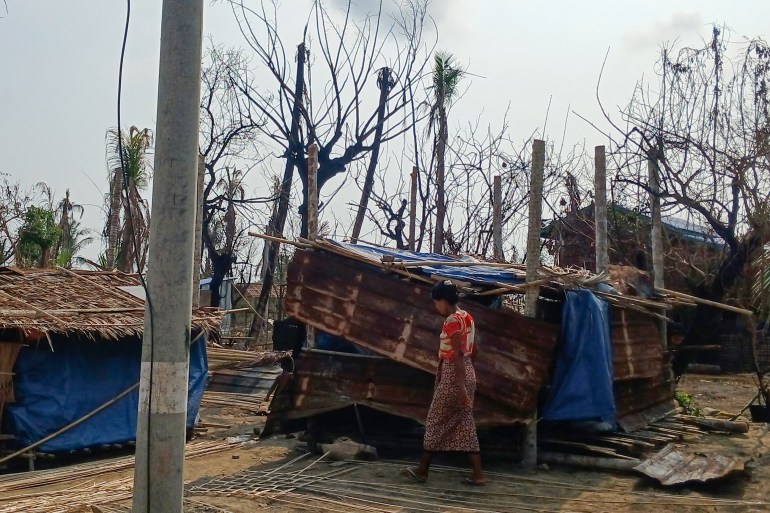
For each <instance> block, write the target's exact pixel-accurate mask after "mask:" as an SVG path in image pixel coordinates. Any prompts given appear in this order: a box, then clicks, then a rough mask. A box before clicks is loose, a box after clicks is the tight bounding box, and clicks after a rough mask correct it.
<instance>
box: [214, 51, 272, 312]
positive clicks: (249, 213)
mask: <svg viewBox="0 0 770 513" xmlns="http://www.w3.org/2000/svg"><path fill="white" fill-rule="evenodd" d="M204 60H205V65H204V67H203V70H202V72H201V89H202V91H201V93H202V94H201V116H200V119H201V130H200V141H199V151H200V154H201V155H202V156H203V159H204V169H205V179H204V188H203V219H202V223H201V225H202V226H201V229H202V241H203V246H204V248H205V250H206V257H207V261H208V267H209V269H210V271H211V283H210V286H209V288H210V290H211V306H218V305H219V299H220V286H221V284H222V281H223V280H224V278H225V277H226V276H228V275H229V274H230V273H231V272H232V271H233V267H234V266H235V265H236V263H237V262H245V261H246V258H245V257H246V253H248V249H247V248H249V245H250V244H249V242H246V241H245V239H244V236H245V231H246V224H245V220H246V219H248V218H251V217H256V216H258V215H259V212H258V209H259V208H260V207H261V206H264V204H266V203H268V202H269V201H270V200H271V199H272V198H270V197H259V196H256V195H255V194H252V193H251V192H250V191H249V190H248V189H247V187H246V185H245V179H246V176H247V174H248V173H249V172H250V171H251V170H253V169H255V168H256V166H257V163H258V162H259V161H258V160H257V157H258V154H259V152H258V146H257V144H258V139H259V135H260V133H261V132H260V128H261V127H262V126H263V124H264V122H263V121H262V119H261V117H260V113H259V112H257V111H255V110H254V109H253V107H252V106H251V104H250V102H249V101H248V100H247V99H246V98H245V97H244V96H243V95H242V94H241V92H240V90H239V89H238V88H237V87H236V86H235V84H234V82H233V80H232V77H233V76H235V75H238V74H247V73H249V66H248V61H247V59H246V57H245V56H244V54H243V52H242V51H240V50H233V49H228V48H224V47H221V46H217V45H215V44H214V43H213V42H211V43H210V44H209V47H208V49H207V51H206V55H205V56H204ZM255 161H256V162H257V163H255ZM236 165H243V166H248V168H247V170H246V171H243V170H241V169H238V168H237V167H236ZM244 252H245V253H244ZM241 265H246V264H244V263H242V264H241Z"/></svg>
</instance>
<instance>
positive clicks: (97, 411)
mask: <svg viewBox="0 0 770 513" xmlns="http://www.w3.org/2000/svg"><path fill="white" fill-rule="evenodd" d="M137 388H139V382H138V381H137V382H136V383H134V384H133V385H132V386H130V387H129V388H127V389H126V390H124V391H123V392H121V393H119V394H118V395H116V396H115V397H113V398H112V399H110V400H109V401H107V402H106V403H104V404H102V405H101V406H99V407H97V408H95V409H94V410H92V411H91V412H89V413H87V414H86V415H83V416H82V417H80V418H79V419H77V420H76V421H74V422H70V423H69V424H67V425H66V426H64V427H63V428H61V429H60V430H58V431H56V432H55V433H51V434H50V435H48V436H46V437H44V438H41V439H40V440H38V441H37V442H35V443H33V444H30V445H28V446H27V447H24V448H23V449H19V450H18V451H16V452H14V453H12V454H9V455H8V456H5V457H3V458H0V463H5V462H6V461H8V460H10V459H11V458H15V457H16V456H18V455H19V454H21V453H23V452H26V451H29V450H32V449H34V448H35V447H37V446H39V445H42V444H44V443H46V442H47V441H49V440H51V439H53V438H56V437H57V436H59V435H60V434H62V433H64V432H65V431H68V430H70V429H72V428H73V427H75V426H77V425H78V424H81V423H82V422H85V421H86V420H88V419H90V418H91V417H93V416H94V415H96V414H97V413H99V412H100V411H102V410H103V409H105V408H107V407H109V406H111V405H112V404H114V403H116V402H117V401H119V400H120V399H122V398H123V397H125V396H126V395H128V394H130V393H131V392H133V391H134V390H135V389H137Z"/></svg>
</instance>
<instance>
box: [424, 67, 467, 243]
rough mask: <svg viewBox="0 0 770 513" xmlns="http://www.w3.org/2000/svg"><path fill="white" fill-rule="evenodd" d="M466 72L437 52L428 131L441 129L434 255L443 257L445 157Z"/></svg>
mask: <svg viewBox="0 0 770 513" xmlns="http://www.w3.org/2000/svg"><path fill="white" fill-rule="evenodd" d="M463 73H464V70H463V69H461V68H460V67H458V66H457V64H456V63H455V58H454V56H453V55H452V54H451V53H448V52H436V55H435V56H434V62H433V83H432V85H431V93H432V98H433V101H432V103H431V104H430V106H429V108H430V112H429V116H428V130H429V131H434V130H435V129H436V128H437V129H438V133H437V134H436V137H435V140H434V141H435V142H434V154H435V157H436V230H435V238H434V241H433V251H434V252H436V253H441V251H442V249H443V247H444V216H445V213H446V204H445V200H444V155H445V153H446V144H447V110H448V109H449V107H450V105H451V104H452V102H453V101H454V99H455V98H456V96H457V86H458V84H459V82H460V79H461V78H462V76H463Z"/></svg>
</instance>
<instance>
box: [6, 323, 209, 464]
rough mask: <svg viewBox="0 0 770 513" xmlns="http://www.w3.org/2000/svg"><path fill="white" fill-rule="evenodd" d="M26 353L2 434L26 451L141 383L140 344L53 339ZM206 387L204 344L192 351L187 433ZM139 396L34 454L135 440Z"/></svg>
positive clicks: (20, 362)
mask: <svg viewBox="0 0 770 513" xmlns="http://www.w3.org/2000/svg"><path fill="white" fill-rule="evenodd" d="M52 342H53V349H54V350H53V352H52V351H51V348H50V347H49V346H48V344H47V343H45V341H44V342H43V343H41V344H40V345H39V346H38V347H24V348H22V350H21V352H20V353H19V357H18V359H17V360H16V365H15V366H14V373H15V376H14V395H15V397H16V402H15V403H14V404H9V405H7V406H6V414H5V426H4V429H5V432H6V433H10V434H12V435H14V436H15V437H16V439H17V441H18V442H19V443H20V444H21V445H23V446H26V445H30V444H32V443H34V442H37V441H38V440H40V439H42V438H44V437H46V436H48V435H50V434H51V433H54V432H56V431H58V430H59V429H61V428H62V427H64V426H66V425H68V424H70V423H71V422H73V421H75V420H78V419H79V418H81V417H83V416H84V415H86V414H88V413H89V412H91V411H93V410H94V409H96V408H97V407H99V406H101V405H102V404H104V403H106V402H107V401H109V400H110V399H112V398H113V397H115V396H117V395H118V394H120V393H121V392H123V391H124V390H126V389H128V388H130V387H131V386H132V385H134V384H135V383H137V382H138V381H139V373H140V364H141V357H142V342H141V339H140V338H138V337H134V338H128V339H123V340H120V341H117V342H113V341H100V342H94V341H91V340H77V339H67V338H64V337H52ZM207 380H208V361H207V359H206V340H205V337H203V336H201V337H199V338H198V340H197V341H195V343H194V344H192V346H191V348H190V380H189V385H188V396H187V400H188V404H187V427H188V429H189V428H192V427H193V426H194V424H195V419H196V417H197V415H198V410H199V409H200V405H201V400H202V398H203V392H204V390H205V389H206V382H207ZM138 400H139V391H138V389H136V390H134V391H133V392H132V393H130V394H128V395H126V396H125V397H123V398H122V399H120V400H118V401H117V402H115V403H114V404H112V405H110V406H109V407H107V408H105V409H104V410H102V411H100V412H99V413H97V414H96V415H94V416H93V417H91V418H90V419H88V420H86V421H84V422H83V423H81V424H79V425H77V426H75V427H73V428H72V429H70V430H68V431H66V432H64V433H62V434H61V435H59V436H57V437H55V438H53V439H51V440H50V441H48V442H46V443H44V444H42V445H40V446H39V448H38V450H40V451H43V452H59V451H69V450H75V449H81V448H84V447H92V446H99V445H103V444H117V443H125V442H128V441H131V440H135V439H136V419H137V411H138Z"/></svg>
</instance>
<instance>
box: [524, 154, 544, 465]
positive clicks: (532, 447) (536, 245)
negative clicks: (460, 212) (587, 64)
mask: <svg viewBox="0 0 770 513" xmlns="http://www.w3.org/2000/svg"><path fill="white" fill-rule="evenodd" d="M544 171H545V141H542V140H540V139H535V140H534V141H533V142H532V176H531V181H530V186H529V226H528V228H529V230H528V232H527V275H526V281H527V282H531V281H535V280H538V279H539V278H540V276H539V275H538V272H537V268H538V267H539V266H540V229H541V226H540V225H541V223H542V218H543V175H544ZM538 297H540V287H539V286H533V287H528V288H527V292H526V295H525V297H524V315H526V316H527V317H537V299H538ZM521 463H522V466H523V467H525V468H534V467H535V465H537V408H535V413H534V414H533V415H532V418H531V419H530V421H529V424H527V426H526V428H525V432H524V441H523V447H522V454H521Z"/></svg>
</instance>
